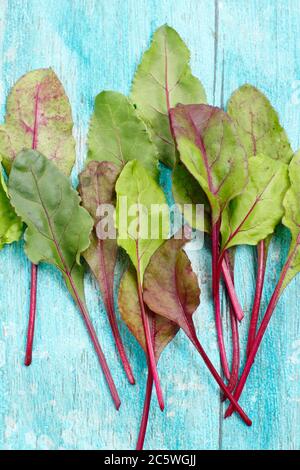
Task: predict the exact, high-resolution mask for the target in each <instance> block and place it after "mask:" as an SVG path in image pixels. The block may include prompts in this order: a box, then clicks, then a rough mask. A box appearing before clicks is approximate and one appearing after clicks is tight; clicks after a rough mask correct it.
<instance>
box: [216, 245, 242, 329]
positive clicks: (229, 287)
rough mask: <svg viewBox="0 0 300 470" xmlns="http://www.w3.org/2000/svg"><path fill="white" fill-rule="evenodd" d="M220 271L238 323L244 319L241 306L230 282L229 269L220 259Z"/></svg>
mask: <svg viewBox="0 0 300 470" xmlns="http://www.w3.org/2000/svg"><path fill="white" fill-rule="evenodd" d="M225 256H226V252H225ZM221 269H222V275H223V279H224V282H225V285H226V290H227V293H228V296H229V298H230V302H231V305H232V308H233V311H234V313H235V316H236V318H237V319H238V321H241V320H242V319H243V318H244V312H243V309H242V307H241V304H240V302H239V300H238V298H237V295H236V292H235V288H234V284H233V281H232V276H231V274H230V272H229V269H228V266H227V263H226V261H225V259H222V261H221Z"/></svg>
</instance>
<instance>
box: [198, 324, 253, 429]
mask: <svg viewBox="0 0 300 470" xmlns="http://www.w3.org/2000/svg"><path fill="white" fill-rule="evenodd" d="M191 339H192V341H193V344H194V346H195V347H196V349H197V351H198V352H199V354H200V356H201V357H202V359H203V361H204V362H205V364H206V366H207V368H208V369H209V371H210V372H211V374H212V376H213V377H214V379H215V380H216V382H217V383H218V385H219V387H220V388H221V390H222V392H223V393H224V395H225V396H226V397H227V398H228V399H229V400H230V402H231V404H232V405H231V406H232V407H233V408H234V409H236V411H237V412H238V414H239V415H240V417H241V418H242V420H243V421H244V422H245V423H246V424H247V426H251V424H252V421H251V420H250V419H249V418H248V416H247V415H246V413H245V412H244V410H243V409H242V408H241V407H240V405H239V404H238V402H237V401H236V399H235V397H233V396H232V394H231V393H230V391H229V390H228V387H226V385H225V384H224V382H223V380H222V378H221V377H220V375H219V374H218V372H217V371H216V369H215V368H214V366H213V364H212V363H211V361H210V359H209V357H208V356H207V354H206V353H205V351H204V349H203V347H202V346H201V344H200V341H199V340H198V338H197V336H196V333H194V334H193V335H192V337H191Z"/></svg>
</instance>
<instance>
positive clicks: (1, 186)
mask: <svg viewBox="0 0 300 470" xmlns="http://www.w3.org/2000/svg"><path fill="white" fill-rule="evenodd" d="M0 162H1V160H0ZM22 228H23V223H22V220H21V219H20V217H18V216H17V214H16V213H15V210H14V208H13V207H12V205H11V203H10V200H9V197H8V193H7V187H6V183H5V181H4V178H3V174H2V168H1V163H0V249H2V248H3V246H4V245H5V244H6V243H13V242H16V241H18V240H19V239H20V237H21V235H22Z"/></svg>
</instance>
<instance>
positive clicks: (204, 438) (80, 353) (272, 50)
mask: <svg viewBox="0 0 300 470" xmlns="http://www.w3.org/2000/svg"><path fill="white" fill-rule="evenodd" d="M299 13H300V2H297V1H294V0H288V1H285V2H282V1H279V0H277V1H271V0H260V1H258V0H251V1H250V2H246V1H244V2H242V1H237V0H225V1H217V0H216V1H214V0H176V1H175V0H139V1H138V2H137V1H136V0H123V1H121V0H110V1H107V0H73V1H71V0H51V1H46V0H0V52H1V57H2V58H3V60H2V64H1V67H0V97H1V98H2V99H1V100H0V104H1V110H0V111H1V115H3V112H4V100H5V97H6V95H7V92H8V90H9V88H10V87H11V86H12V84H13V83H14V82H15V80H16V79H17V78H19V76H21V75H22V74H23V73H26V72H27V71H29V70H31V69H33V68H38V67H48V66H52V67H53V68H54V70H55V71H56V72H57V73H58V75H59V77H60V78H61V80H62V82H63V83H64V86H65V88H66V91H67V93H68V95H69V97H70V100H71V103H72V108H73V113H74V121H75V136H76V140H77V142H78V147H77V157H78V158H77V165H76V168H75V170H74V174H73V181H74V184H75V183H76V174H77V173H78V171H79V170H80V169H81V168H82V165H83V162H84V158H85V138H86V131H87V125H88V120H89V116H90V114H91V111H92V107H93V99H94V97H95V95H96V94H97V93H98V92H100V91H101V90H103V89H115V90H119V91H122V92H124V93H128V91H129V87H130V82H131V79H132V76H133V73H134V70H135V68H136V65H137V63H138V61H139V59H140V57H141V54H142V52H143V51H144V50H145V48H146V47H147V46H148V44H149V40H150V36H151V33H152V32H153V31H154V30H155V29H156V28H157V27H158V26H160V25H161V24H163V23H165V22H168V24H170V25H171V26H174V27H175V28H176V29H177V30H178V32H179V33H180V34H181V35H182V37H183V38H184V40H185V41H186V42H187V44H188V46H189V48H190V49H191V59H192V68H193V71H194V73H195V74H196V75H197V76H198V77H199V78H200V79H201V80H202V82H203V84H204V86H205V88H206V90H207V95H208V99H209V102H210V103H213V102H215V104H220V103H221V102H222V93H223V95H224V99H225V100H227V99H228V97H229V96H230V94H231V92H232V91H233V90H234V89H235V88H236V87H238V86H239V85H241V84H242V83H244V82H246V81H248V82H250V83H253V84H254V85H257V86H259V87H260V88H262V90H263V91H265V92H266V93H267V95H268V96H269V97H270V98H271V99H272V102H273V103H274V105H275V106H276V108H277V109H278V110H279V111H280V116H281V118H282V121H283V123H284V125H285V126H286V128H287V130H288V132H289V135H290V136H291V139H292V142H293V145H294V148H295V149H296V148H297V146H299V138H298V129H299V128H300V122H299V119H300V118H299V116H300V113H299V102H300V101H297V87H299V83H297V80H298V78H299V76H300V74H299V69H298V68H299V66H298V63H297V49H296V44H297V38H298V37H299V28H300V24H299V18H300V16H299ZM215 33H217V34H215ZM223 51H224V64H225V66H224V82H222V70H223ZM222 83H224V86H222ZM222 90H223V91H222ZM162 183H163V186H164V187H165V188H166V190H167V191H168V192H170V180H169V176H168V174H167V172H165V174H164V176H163V178H162ZM281 239H282V237H280V238H277V239H276V242H275V244H274V247H273V249H272V253H271V258H270V265H269V270H268V276H267V286H266V291H265V294H264V305H266V302H267V300H268V298H269V297H270V294H271V291H272V286H273V285H274V282H275V278H276V276H277V275H278V271H279V264H280V263H281V262H282V260H283V257H284V253H283V252H284V250H285V249H286V246H287V241H285V243H284V244H283V245H282V242H281ZM189 254H190V256H191V258H192V260H193V265H194V268H195V270H196V272H197V273H198V274H199V277H200V279H201V288H202V302H201V307H200V309H199V313H198V315H197V329H198V332H199V336H200V337H201V339H202V338H203V342H204V344H205V345H206V347H207V350H208V353H209V355H210V356H211V358H212V359H213V361H214V362H215V364H218V362H219V360H218V353H217V349H216V340H215V329H214V320H213V310H212V305H211V288H210V281H211V279H210V276H211V274H210V273H211V271H210V256H209V252H208V244H207V243H206V247H205V249H203V250H201V252H200V253H194V252H190V253H189ZM0 256H1V261H2V267H1V271H0V282H1V292H0V295H1V302H0V318H1V322H0V396H1V400H0V448H1V449H54V448H55V449H57V448H64V449H89V448H99V449H100V448H103V449H105V448H106V449H110V448H115V449H121V448H124V449H128V448H134V446H135V442H136V436H137V431H138V425H139V419H140V413H141V409H142V402H143V395H144V386H145V378H146V376H145V361H144V358H143V354H142V353H141V351H140V350H139V348H138V346H137V345H136V343H135V342H134V340H132V339H131V337H130V335H129V333H128V332H127V330H126V328H125V327H124V326H122V327H121V329H122V335H123V337H124V339H125V342H126V345H127V347H128V350H129V356H130V359H131V361H132V364H133V368H134V371H135V374H136V376H137V379H138V383H137V385H136V386H135V387H131V386H130V385H128V384H127V382H126V379H125V377H124V374H123V373H122V370H121V368H120V364H119V362H118V359H117V357H116V353H115V348H114V345H113V342H112V339H111V334H110V331H109V328H108V325H107V321H106V318H105V315H104V311H103V305H102V302H101V300H100V299H99V295H98V291H97V288H96V285H95V283H94V281H93V280H92V279H91V276H89V275H87V278H86V294H87V303H88V306H89V309H90V313H91V316H92V318H93V320H94V322H95V324H96V327H97V331H98V332H99V335H100V338H101V341H102V343H103V345H104V349H105V351H106V355H107V359H108V361H109V364H110V365H111V368H112V373H113V376H114V377H115V379H116V382H117V386H118V388H119V389H120V391H121V398H122V407H121V409H120V411H119V413H117V412H116V411H114V409H113V406H112V404H111V401H110V398H109V395H108V392H107V390H106V386H105V383H104V380H103V377H102V374H101V372H100V371H99V368H98V364H97V360H96V358H95V356H94V354H93V352H92V349H91V345H90V342H89V340H88V337H87V334H86V332H85V330H84V326H83V324H82V321H81V319H80V317H79V314H78V312H77V311H76V308H75V306H74V305H73V303H72V300H71V299H70V297H69V294H68V292H67V291H66V289H65V287H64V285H63V283H62V280H61V277H60V275H59V274H58V273H57V272H55V270H54V269H52V268H51V267H46V266H42V267H41V269H40V273H39V290H38V321H37V334H36V341H35V352H34V362H33V365H32V366H31V367H30V368H28V369H26V368H25V367H24V366H23V365H22V359H23V350H24V337H25V332H26V320H27V310H28V293H29V290H28V289H29V263H28V261H27V260H26V258H25V256H24V254H23V251H22V245H21V244H18V245H15V246H12V247H6V248H5V249H4V250H3V251H2V252H1V255H0ZM237 256H238V261H237V268H236V275H237V279H238V289H239V295H240V296H241V298H242V299H243V304H244V306H245V308H246V312H249V311H250V308H251V299H252V295H253V282H254V272H253V270H252V268H251V269H249V268H248V267H249V266H253V255H252V250H248V249H242V250H238V255H237ZM119 269H120V270H121V264H120V266H119ZM299 282H300V279H299V280H296V281H295V282H293V284H292V285H291V286H290V288H289V289H288V291H287V292H286V294H285V296H284V298H283V299H282V301H281V302H280V304H279V306H278V309H277V311H276V315H275V317H274V320H272V325H271V327H270V331H269V334H268V336H267V338H266V341H264V344H263V347H262V350H261V352H260V354H259V358H258V360H257V364H256V365H255V369H254V370H253V373H252V374H251V377H250V379H249V384H248V387H247V389H246V395H247V396H243V400H242V403H243V404H244V405H245V408H246V410H247V412H248V413H249V414H250V415H251V417H252V418H253V420H254V421H255V423H256V424H255V425H254V426H253V428H252V429H250V430H249V429H246V427H245V426H244V425H243V424H242V423H241V422H240V420H238V419H237V418H236V417H233V418H231V419H230V420H227V421H226V422H225V423H224V422H223V420H222V411H223V410H222V407H220V404H219V395H218V391H217V387H216V386H215V385H214V383H213V381H212V379H211V377H210V376H209V374H208V372H207V371H206V369H205V368H204V366H203V364H202V363H201V360H200V358H198V356H197V354H196V353H195V352H194V351H193V348H192V346H190V345H189V344H188V341H187V340H186V339H185V338H184V337H183V335H182V334H180V335H179V336H178V337H177V338H176V340H175V341H174V343H173V344H172V345H171V346H170V347H168V349H167V350H166V351H165V353H164V354H163V356H162V359H161V362H160V366H159V371H160V374H161V378H162V383H163V386H164V390H165V397H166V404H167V409H166V411H165V413H163V414H162V413H161V412H160V411H159V410H158V407H157V405H156V400H155V397H154V399H153V402H152V406H151V418H150V425H149V430H148V434H147V438H146V442H145V447H146V448H150V449H155V448H166V449H218V448H224V449H225V448H240V449H248V448H249V449H250V448H266V449H272V448H299V443H300V429H299V423H300V416H299V413H300V390H299V386H300V385H299V383H300V381H299V361H300V359H299V357H300V353H299V351H300V339H299V338H300V326H299V319H298V317H297V311H298V308H297V307H299V305H298V304H299V299H298V298H297V287H298V289H299ZM246 327H247V324H246V322H245V324H244V325H243V327H242V328H241V329H242V330H243V332H244V334H245V332H246ZM244 344H245V341H244V340H243V345H244ZM175 359H176V362H175ZM262 379H264V380H262ZM133 404H134V406H133ZM195 410H196V412H195ZM269 417H270V419H269Z"/></svg>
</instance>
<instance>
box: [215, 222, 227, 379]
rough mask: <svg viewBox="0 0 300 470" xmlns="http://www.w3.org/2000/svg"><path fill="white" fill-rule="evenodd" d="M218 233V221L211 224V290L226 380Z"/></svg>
mask: <svg viewBox="0 0 300 470" xmlns="http://www.w3.org/2000/svg"><path fill="white" fill-rule="evenodd" d="M219 235H220V221H218V222H216V223H213V224H212V292H213V300H214V306H215V321H216V329H217V337H218V343H219V350H220V359H221V365H222V369H223V372H224V375H225V377H226V379H227V380H229V379H230V372H229V367H228V362H227V357H226V350H225V344H224V337H223V329H222V319H221V305H220V273H219V269H218V259H219Z"/></svg>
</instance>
